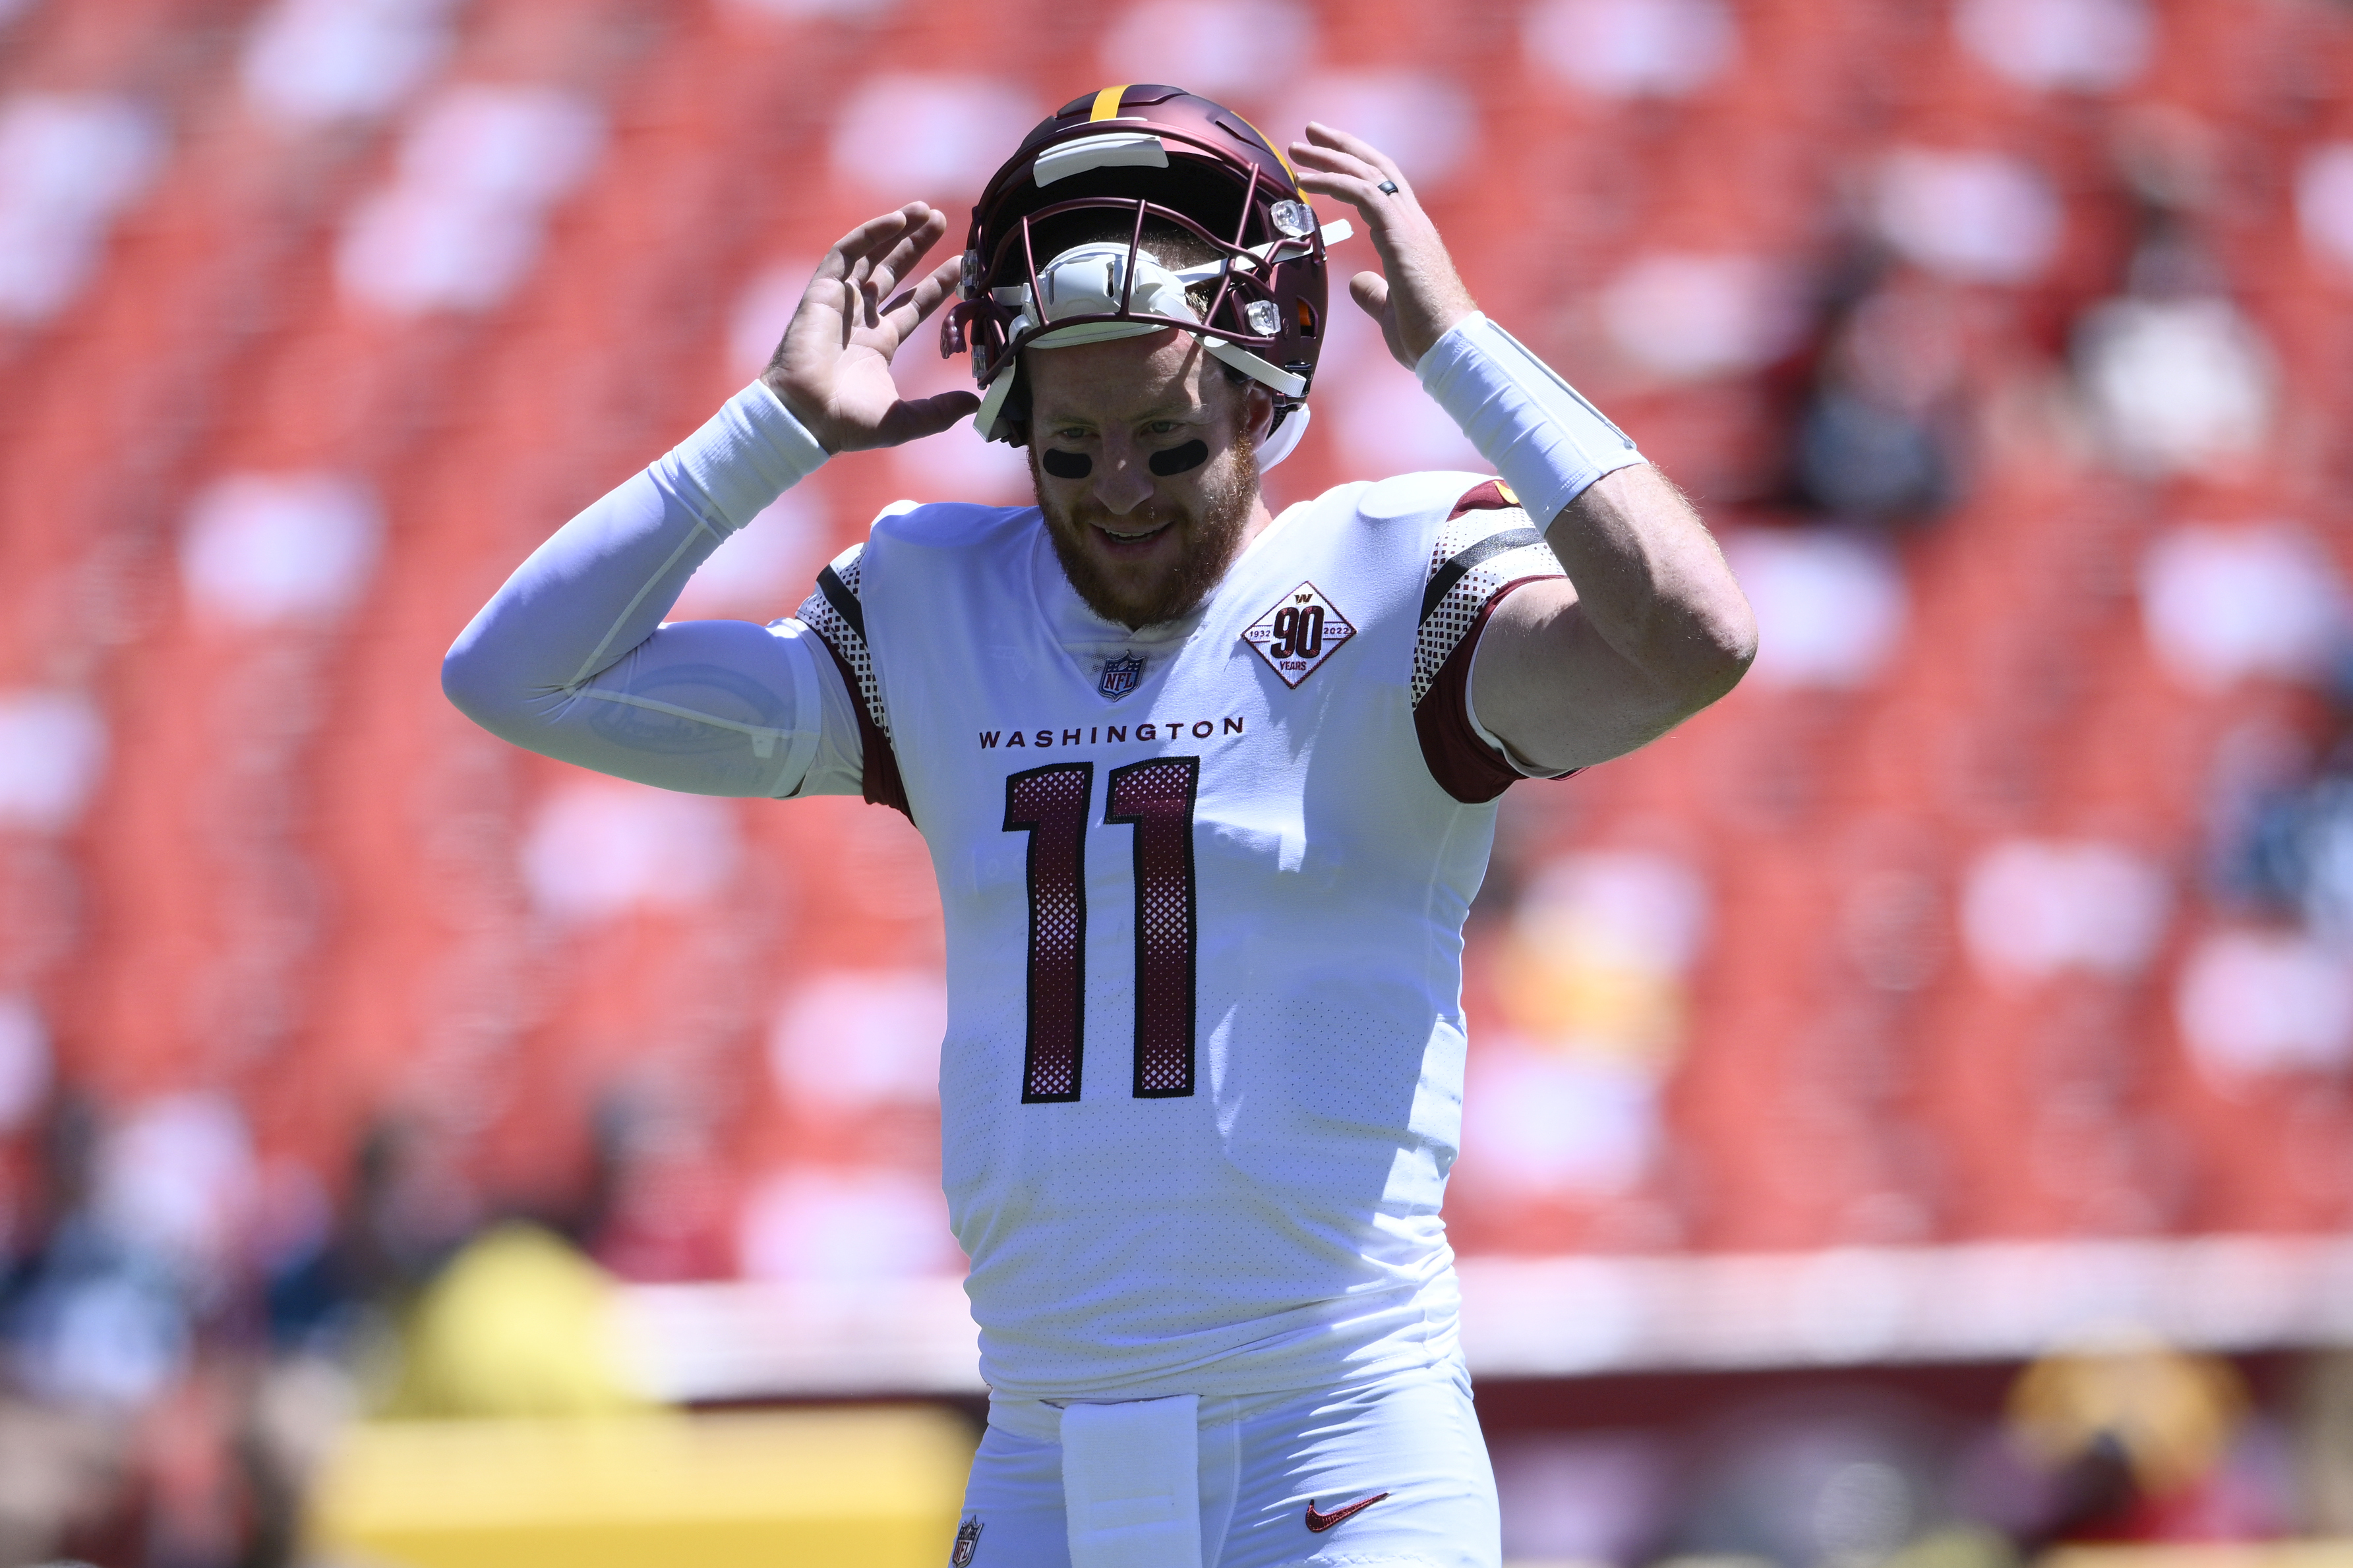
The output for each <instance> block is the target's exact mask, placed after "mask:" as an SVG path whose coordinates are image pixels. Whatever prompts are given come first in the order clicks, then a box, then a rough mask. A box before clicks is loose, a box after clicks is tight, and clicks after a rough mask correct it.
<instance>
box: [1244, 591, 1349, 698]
mask: <svg viewBox="0 0 2353 1568" xmlns="http://www.w3.org/2000/svg"><path fill="white" fill-rule="evenodd" d="M1355 636H1356V627H1354V626H1350V625H1349V624H1348V617H1347V616H1344V615H1342V614H1341V613H1340V609H1339V606H1338V605H1335V604H1333V603H1332V601H1331V600H1329V599H1327V598H1325V597H1324V594H1323V591H1322V590H1321V589H1319V588H1317V587H1316V586H1315V584H1313V583H1302V584H1299V586H1298V587H1296V588H1293V590H1291V592H1290V593H1288V594H1285V595H1283V596H1282V598H1281V599H1280V600H1278V601H1277V602H1276V603H1275V605H1274V607H1273V608H1271V609H1270V610H1268V611H1267V613H1266V614H1264V615H1262V616H1260V617H1259V618H1258V619H1257V620H1255V621H1252V622H1251V623H1250V626H1249V628H1248V629H1247V630H1245V631H1244V632H1243V633H1242V640H1243V641H1244V642H1246V643H1248V644H1250V647H1253V648H1255V649H1257V650H1258V656H1259V658H1262V659H1264V660H1266V662H1267V664H1268V665H1269V667H1271V668H1272V669H1273V671H1274V672H1275V674H1277V675H1279V676H1281V677H1282V683H1283V684H1284V685H1285V686H1297V685H1298V684H1299V683H1300V682H1301V681H1303V680H1304V679H1307V678H1308V677H1309V676H1311V675H1313V674H1314V673H1315V672H1316V671H1317V670H1318V669H1320V668H1323V666H1324V660H1325V659H1328V658H1331V657H1332V656H1333V655H1334V654H1335V653H1336V652H1338V651H1339V648H1340V645H1341V644H1342V643H1344V642H1346V641H1347V640H1348V639H1349V638H1350V637H1355Z"/></svg>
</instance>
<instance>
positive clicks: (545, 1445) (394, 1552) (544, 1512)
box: [311, 1407, 974, 1568]
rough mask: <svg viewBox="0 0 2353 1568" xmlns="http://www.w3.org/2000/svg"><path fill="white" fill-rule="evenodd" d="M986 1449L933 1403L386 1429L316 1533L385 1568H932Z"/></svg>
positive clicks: (318, 1501) (358, 1459) (335, 1553)
mask: <svg viewBox="0 0 2353 1568" xmlns="http://www.w3.org/2000/svg"><path fill="white" fill-rule="evenodd" d="M973 1447H974V1434H973V1432H972V1429H971V1427H970V1426H968V1425H967V1424H966V1423H965V1421H963V1420H962V1419H961V1418H959V1417H958V1416H956V1415H954V1414H953V1413H951V1412H948V1411H944V1410H939V1409H934V1408H930V1407H881V1408H859V1409H848V1410H814V1411H784V1412H761V1413H755V1414H743V1415H673V1414H656V1415H638V1416H619V1417H609V1418H606V1419H602V1420H593V1421H385V1422H375V1423H370V1424H367V1425H364V1426H357V1427H354V1428H353V1429H352V1432H351V1435H350V1436H349V1438H348V1439H347V1440H346V1442H345V1444H344V1446H343V1448H342V1449H341V1451H340V1452H339V1453H338V1454H337V1456H336V1458H335V1459H334V1460H333V1462H332V1464H331V1465H330V1466H329V1468H328V1470H327V1473H326V1474H325V1476H324V1477H323V1478H322V1481H321V1484H320V1487H319V1490H318V1492H317V1494H316V1497H315V1500H314V1505H313V1510H312V1516H311V1523H312V1531H311V1535H312V1539H313V1544H314V1546H315V1547H316V1548H317V1549H318V1552H319V1554H320V1555H322V1556H323V1557H325V1558H327V1559H329V1560H342V1561H364V1562H366V1563H371V1564H377V1565H382V1568H538V1565H540V1564H547V1565H549V1568H558V1565H560V1568H670V1565H671V1564H677V1563H692V1564H693V1565H694V1568H755V1565H756V1568H777V1565H779V1564H786V1563H825V1564H828V1568H899V1565H901V1564H905V1565H906V1568H917V1565H919V1564H920V1565H921V1568H934V1565H935V1564H938V1563H944V1562H946V1561H947V1556H948V1549H949V1546H950V1545H951V1544H952V1543H953V1542H954V1541H955V1529H956V1515H957V1508H958V1506H959V1504H960V1503H961V1502H962V1500H963V1496H964V1481H965V1472H966V1470H967V1469H968V1468H970V1466H971V1463H972V1454H973Z"/></svg>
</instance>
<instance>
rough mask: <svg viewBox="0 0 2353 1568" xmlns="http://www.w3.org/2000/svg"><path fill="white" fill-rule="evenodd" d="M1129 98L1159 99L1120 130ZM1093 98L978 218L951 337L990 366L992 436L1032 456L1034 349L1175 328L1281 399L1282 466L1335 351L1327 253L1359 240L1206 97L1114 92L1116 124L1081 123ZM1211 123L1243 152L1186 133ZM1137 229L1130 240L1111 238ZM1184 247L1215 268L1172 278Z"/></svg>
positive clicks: (979, 369) (1021, 159)
mask: <svg viewBox="0 0 2353 1568" xmlns="http://www.w3.org/2000/svg"><path fill="white" fill-rule="evenodd" d="M1155 93H1156V94H1158V95H1160V96H1159V97H1158V98H1152V97H1151V95H1153V94H1155ZM1120 94H1124V95H1125V96H1126V97H1127V98H1128V99H1130V100H1136V99H1140V98H1149V99H1151V102H1150V104H1149V105H1146V106H1145V109H1144V110H1143V111H1142V112H1140V113H1138V114H1132V115H1123V116H1120V117H1119V120H1118V121H1117V122H1116V123H1115V125H1106V124H1104V123H1103V121H1102V120H1101V118H1100V111H1101V107H1102V103H1103V99H1104V98H1106V97H1110V98H1113V99H1114V100H1116V98H1117V97H1118V95H1120ZM1170 100H1176V101H1175V102H1173V103H1172V102H1171V101H1170ZM1088 101H1089V100H1077V101H1076V102H1075V103H1074V104H1073V105H1071V107H1070V108H1068V109H1065V110H1063V112H1062V113H1061V114H1060V115H1058V116H1057V117H1056V118H1055V119H1053V120H1050V121H1047V122H1046V124H1045V125H1043V126H1041V127H1040V128H1039V131H1037V132H1032V133H1031V135H1030V138H1029V141H1028V142H1025V143H1024V145H1023V148H1022V151H1021V152H1020V153H1017V154H1016V156H1015V157H1014V158H1013V159H1012V160H1011V161H1009V162H1008V163H1007V164H1006V165H1005V166H1004V168H1002V169H1000V170H999V171H998V172H997V177H996V178H995V179H994V180H992V181H991V182H990V184H989V188H988V190H987V192H986V193H984V195H982V198H981V201H980V203H979V204H978V205H976V207H975V208H974V213H973V225H972V232H971V237H970V242H969V245H968V247H967V248H966V251H965V261H964V276H963V279H962V282H961V288H960V292H961V294H962V296H963V298H962V299H961V300H958V302H957V303H956V304H955V306H953V307H952V308H951V309H950V310H949V311H948V313H947V316H946V319H945V320H944V322H943V323H942V327H941V353H943V354H948V355H953V354H955V353H964V352H966V351H967V350H969V352H970V353H971V354H972V356H973V371H974V377H975V379H976V381H977V382H978V383H979V384H980V385H981V387H982V389H983V394H984V396H983V401H982V405H981V408H980V411H979V414H978V415H977V416H976V419H975V421H974V423H975V426H976V428H978V429H979V430H980V432H981V434H982V435H983V436H984V437H987V438H988V439H991V440H1004V441H1008V442H1010V443H1012V444H1014V445H1016V446H1019V445H1024V444H1026V442H1027V440H1028V428H1027V426H1028V419H1027V409H1026V406H1025V405H1026V399H1023V398H1020V397H1018V396H1017V395H1015V393H1016V386H1017V384H1018V376H1019V368H1020V356H1021V354H1022V353H1023V352H1024V351H1025V350H1028V349H1030V348H1040V349H1045V348H1053V347H1059V346H1063V345H1067V344H1071V343H1080V342H1101V341H1103V340H1104V339H1107V338H1116V337H1128V336H1136V335H1141V334H1144V333H1148V332H1155V331H1165V330H1167V329H1169V328H1175V329H1176V330H1178V331H1188V332H1191V333H1193V334H1194V335H1195V336H1197V337H1198V338H1199V339H1200V340H1201V342H1202V344H1203V346H1204V347H1205V348H1206V349H1207V350H1208V352H1209V353H1211V354H1212V355H1214V356H1215V357H1216V358H1217V359H1219V361H1220V362H1221V363H1224V364H1225V365H1227V366H1228V367H1229V369H1231V370H1233V371H1235V372H1238V373H1239V374H1241V375H1243V376H1246V377H1248V378H1249V379H1250V380H1252V381H1255V382H1257V383H1259V384H1261V385H1263V386H1265V387H1266V388H1267V389H1268V391H1269V392H1270V393H1271V395H1272V397H1273V399H1274V411H1275V417H1274V421H1273V426H1272V430H1271V433H1270V436H1269V437H1268V439H1267V440H1266V441H1264V442H1263V443H1262V444H1261V448H1260V451H1259V458H1258V460H1259V465H1260V467H1261V468H1266V467H1271V465H1272V464H1273V463H1275V462H1279V461H1281V460H1282V458H1283V457H1285V456H1288V455H1289V452H1290V450H1291V449H1292V447H1294V446H1295V445H1296V443H1297V439H1298V437H1299V435H1300V434H1301V433H1302V432H1303V427H1304V426H1305V423H1306V419H1305V411H1304V406H1303V405H1304V402H1305V398H1306V395H1307V390H1308V384H1309V382H1310V380H1311V378H1312V377H1313V375H1314V366H1315V358H1316V354H1317V352H1318V351H1319V350H1320V348H1321V346H1322V344H1321V337H1322V327H1323V321H1322V314H1323V309H1324V279H1325V265H1326V264H1325V259H1324V245H1325V242H1326V240H1327V239H1329V240H1334V241H1336V240H1338V239H1340V238H1344V237H1345V236H1346V233H1347V232H1348V230H1347V226H1346V225H1345V223H1341V224H1334V225H1332V226H1329V227H1328V228H1321V227H1319V226H1318V225H1317V224H1316V221H1315V216H1314V211H1313V209H1312V208H1310V207H1309V205H1307V203H1306V201H1305V200H1304V199H1303V195H1302V194H1301V193H1300V192H1299V191H1298V189H1297V186H1296V184H1294V183H1293V182H1292V181H1290V179H1289V178H1288V169H1287V167H1286V166H1285V165H1283V164H1282V162H1281V160H1280V158H1279V156H1278V155H1277V154H1275V153H1273V151H1272V149H1271V148H1270V147H1268V146H1267V145H1266V143H1265V142H1264V141H1263V139H1262V138H1258V137H1256V136H1255V134H1254V133H1252V134H1251V135H1250V136H1248V137H1245V136H1243V135H1242V134H1241V132H1240V129H1239V128H1238V127H1236V126H1235V125H1234V124H1233V123H1232V121H1233V120H1234V118H1235V117H1233V116H1231V115H1229V113H1228V111H1225V110H1220V109H1219V108H1218V106H1216V105H1214V104H1209V103H1208V101H1207V100H1200V99H1195V98H1192V97H1191V95H1189V94H1183V93H1179V92H1177V91H1176V89H1159V88H1129V89H1110V90H1109V91H1108V92H1107V93H1106V94H1102V95H1097V97H1096V99H1095V100H1094V102H1095V104H1096V106H1097V111H1098V118H1096V119H1094V120H1092V121H1090V120H1078V119H1074V118H1073V110H1076V109H1077V108H1079V107H1081V106H1082V105H1084V104H1086V103H1087V102H1088ZM1205 116H1207V117H1208V119H1209V121H1210V124H1209V126H1208V129H1210V130H1213V131H1214V132H1216V133H1217V135H1218V136H1219V137H1221V138H1223V140H1224V142H1232V143H1237V144H1239V145H1240V147H1241V148H1242V149H1243V153H1242V154H1241V155H1238V154H1237V153H1236V151H1235V150H1234V148H1233V147H1229V146H1227V145H1222V144H1220V142H1217V141H1213V140H1211V139H1210V138H1209V137H1208V136H1204V135H1202V134H1198V133H1197V132H1196V131H1195V130H1194V129H1193V128H1191V126H1190V124H1189V123H1187V124H1172V123H1169V122H1168V121H1171V120H1172V119H1174V120H1179V121H1187V122H1190V121H1200V120H1202V119H1203V118H1204V117H1205ZM1270 167H1271V168H1275V169H1282V170H1283V174H1282V175H1280V176H1277V175H1271V174H1270V173H1269V169H1270ZM1066 181H1067V182H1068V184H1064V182H1066ZM1057 185H1061V186H1062V187H1063V190H1066V191H1068V193H1069V194H1068V195H1061V192H1060V191H1056V190H1054V189H1052V187H1054V186H1057ZM1052 196H1061V199H1059V200H1050V199H1047V198H1049V197H1052ZM1205 220H1206V221H1205ZM1213 226H1214V227H1213ZM1121 229H1124V231H1125V235H1124V239H1123V238H1118V237H1113V238H1105V237H1103V236H1104V235H1105V233H1106V231H1107V230H1108V231H1110V232H1111V233H1112V234H1113V235H1116V234H1118V232H1119V231H1120V230H1121ZM1169 236H1181V237H1182V240H1183V242H1182V243H1181V244H1180V245H1178V246H1177V247H1176V248H1180V249H1183V250H1187V251H1190V252H1192V253H1194V254H1196V255H1199V256H1204V257H1207V258H1209V259H1208V260H1204V261H1199V262H1196V263H1193V264H1191V265H1182V266H1172V265H1169V264H1168V262H1167V261H1166V260H1165V259H1164V258H1163V257H1162V256H1161V255H1160V254H1157V253H1155V248H1154V247H1155V244H1157V245H1158V246H1159V247H1160V249H1161V250H1168V249H1170V248H1171V246H1170V245H1169V244H1168V242H1167V240H1166V238H1160V237H1169ZM1188 293H1190V294H1192V295H1194V296H1195V297H1196V298H1192V299H1188V298H1187V295H1188ZM1202 297H1206V302H1205V303H1197V300H1199V299H1201V298H1202ZM1293 414H1297V415H1298V417H1296V418H1293V417H1290V416H1292V415H1293Z"/></svg>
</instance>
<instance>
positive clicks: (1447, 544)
mask: <svg viewBox="0 0 2353 1568" xmlns="http://www.w3.org/2000/svg"><path fill="white" fill-rule="evenodd" d="M1534 527H1535V524H1534V523H1533V522H1532V521H1529V518H1528V514H1527V513H1526V512H1525V510H1522V509H1520V508H1518V507H1494V508H1482V509H1479V510H1472V511H1466V512H1464V513H1463V514H1462V515H1461V516H1460V517H1457V518H1453V519H1451V520H1449V521H1447V522H1446V523H1445V524H1444V526H1442V527H1441V528H1440V530H1439V531H1438V542H1437V543H1436V544H1435V545H1434V546H1432V547H1431V550H1430V563H1429V565H1428V566H1427V567H1426V568H1425V569H1424V571H1423V573H1422V582H1423V583H1424V584H1430V583H1431V582H1433V581H1435V580H1436V579H1437V577H1438V574H1440V572H1442V571H1444V570H1445V568H1446V565H1447V563H1449V562H1451V561H1452V560H1454V559H1455V557H1457V556H1459V555H1461V554H1462V553H1463V552H1465V551H1469V550H1471V549H1472V548H1474V547H1475V546H1477V545H1478V544H1479V543H1480V542H1482V540H1487V539H1492V538H1493V537H1494V536H1495V535H1497V534H1499V533H1509V532H1511V531H1514V530H1515V529H1533V528H1534ZM1565 575H1567V574H1565V573H1563V572H1562V571H1561V569H1560V561H1559V558H1558V557H1556V556H1555V555H1554V554H1553V552H1552V547H1551V546H1549V545H1547V544H1546V543H1544V542H1542V541H1541V540H1538V541H1537V542H1535V543H1532V544H1525V545H1522V546H1520V547H1519V548H1518V549H1515V550H1506V551H1503V552H1499V553H1497V554H1494V555H1491V556H1489V557H1487V558H1486V559H1485V560H1483V561H1481V562H1480V563H1478V564H1476V565H1474V566H1472V568H1471V569H1470V570H1469V571H1467V572H1465V573H1463V574H1462V575H1461V577H1460V578H1459V579H1457V580H1456V582H1455V584H1454V585H1453V586H1452V587H1451V588H1449V589H1448V590H1447V591H1446V593H1445V595H1444V596H1443V597H1441V598H1440V600H1439V601H1438V603H1437V604H1435V605H1431V606H1430V612H1429V614H1427V615H1425V616H1422V619H1421V626H1420V627H1419V630H1418V631H1417V632H1416V634H1415V636H1414V642H1413V686H1412V698H1413V705H1414V706H1415V707H1417V708H1419V707H1420V706H1421V703H1422V700H1423V699H1424V698H1426V697H1428V696H1429V695H1430V685H1431V683H1432V682H1434V681H1436V680H1437V679H1438V672H1439V670H1440V669H1441V668H1444V667H1445V664H1446V660H1447V658H1449V657H1450V656H1451V655H1452V653H1453V652H1454V650H1455V649H1456V648H1457V647H1461V643H1462V639H1463V637H1465V636H1467V635H1468V634H1469V632H1470V630H1471V628H1472V626H1474V625H1476V624H1477V623H1478V619H1479V612H1480V611H1481V610H1482V609H1483V608H1484V607H1485V606H1486V604H1487V601H1488V600H1489V599H1491V598H1493V597H1494V595H1495V590H1497V589H1498V588H1501V587H1502V586H1503V585H1504V584H1506V583H1515V582H1518V581H1519V580H1521V579H1522V578H1525V577H1560V576H1565Z"/></svg>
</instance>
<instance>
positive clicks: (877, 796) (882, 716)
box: [798, 542, 912, 815]
mask: <svg viewBox="0 0 2353 1568" xmlns="http://www.w3.org/2000/svg"><path fill="white" fill-rule="evenodd" d="M866 548H867V547H866V545H865V544H864V543H862V542H861V543H858V544H853V545H851V546H850V547H849V549H847V550H845V551H843V552H841V553H840V554H839V555H837V556H835V557H834V558H833V559H832V561H830V562H829V563H827V564H826V566H825V568H824V569H823V570H822V571H820V572H818V574H817V591H816V592H815V593H813V594H811V595H809V596H808V597H807V599H805V600H803V601H802V602H801V607H800V610H799V612H798V616H799V619H800V621H801V624H802V625H804V626H807V627H808V628H809V630H811V631H813V632H815V633H816V634H817V635H818V640H819V641H820V642H822V643H824V644H825V647H826V651H827V652H828V653H830V654H832V655H833V662H834V664H835V666H836V667H837V668H839V669H840V671H841V679H842V680H843V682H844V683H845V684H846V685H847V686H848V687H849V691H850V695H851V696H852V698H854V699H855V706H856V708H857V710H858V738H859V742H860V751H861V752H862V753H863V755H862V772H863V775H864V777H863V793H864V795H865V797H866V799H867V800H868V801H869V802H870V803H871V804H873V805H887V806H891V807H892V808H893V809H895V810H898V811H901V812H905V811H906V810H907V786H906V783H905V781H904V780H903V779H902V778H901V777H900V773H899V758H898V753H897V752H894V751H893V750H892V746H891V714H890V710H889V709H888V708H887V707H886V706H885V705H884V703H883V700H882V683H881V680H880V679H878V678H877V677H876V675H875V672H874V653H873V650H872V649H871V647H868V646H867V642H866V606H865V604H864V602H863V601H862V600H861V599H860V597H859V590H860V586H861V585H862V580H863V578H864V576H865V566H866ZM910 815H912V814H910Z"/></svg>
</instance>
